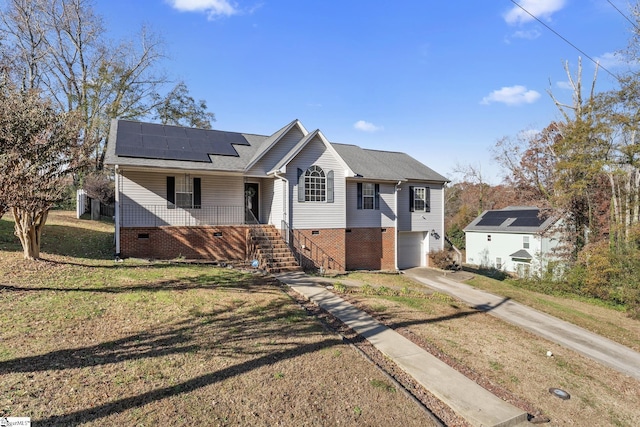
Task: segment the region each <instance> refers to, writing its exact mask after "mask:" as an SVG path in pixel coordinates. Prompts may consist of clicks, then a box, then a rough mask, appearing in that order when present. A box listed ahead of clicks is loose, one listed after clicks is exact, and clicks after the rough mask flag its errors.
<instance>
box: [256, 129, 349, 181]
mask: <svg viewBox="0 0 640 427" xmlns="http://www.w3.org/2000/svg"><path fill="white" fill-rule="evenodd" d="M316 136H317V137H318V138H320V141H321V142H322V143H323V144H324V145H325V147H326V148H327V150H328V151H329V152H330V153H331V154H332V155H333V157H334V158H335V159H336V160H337V161H338V163H340V165H341V166H342V168H343V170H344V171H345V172H344V174H345V177H350V176H354V175H355V172H353V171H352V170H351V168H350V167H349V165H348V164H347V162H345V161H344V159H343V158H342V157H340V155H339V154H338V152H337V151H336V149H335V148H333V146H332V145H331V143H330V142H329V141H328V140H327V138H325V136H324V135H323V134H322V131H320V129H316V130H314V131H313V132H311V133H310V134H308V135H306V136H305V137H304V138H302V139H301V140H300V142H298V143H297V144H296V145H295V147H293V148H292V149H291V150H290V151H289V152H288V153H287V154H285V155H284V156H283V157H282V160H280V161H279V162H278V164H277V165H276V166H275V167H274V168H273V169H272V170H270V171H269V172H267V175H271V174H272V173H274V172H275V171H277V170H281V169H282V167H284V166H286V165H287V164H289V162H291V160H293V159H294V157H296V156H297V155H298V154H299V153H300V152H301V151H302V149H303V148H304V147H306V146H307V144H308V143H309V142H311V141H312V140H313V138H315V137H316Z"/></svg>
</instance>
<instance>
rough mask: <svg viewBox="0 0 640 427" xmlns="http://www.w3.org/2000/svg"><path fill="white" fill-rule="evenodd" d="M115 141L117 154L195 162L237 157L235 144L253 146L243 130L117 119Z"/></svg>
mask: <svg viewBox="0 0 640 427" xmlns="http://www.w3.org/2000/svg"><path fill="white" fill-rule="evenodd" d="M116 141H117V142H116V154H117V155H118V156H124V157H139V158H146V159H162V160H184V161H194V162H210V161H211V159H210V157H209V155H213V156H234V157H237V156H238V152H237V151H236V149H235V148H234V145H250V144H249V141H247V139H246V138H245V137H244V136H243V135H242V134H240V133H235V132H223V131H217V130H207V129H191V128H184V127H179V126H166V125H160V124H155V123H138V122H130V121H119V122H118V132H117V134H116Z"/></svg>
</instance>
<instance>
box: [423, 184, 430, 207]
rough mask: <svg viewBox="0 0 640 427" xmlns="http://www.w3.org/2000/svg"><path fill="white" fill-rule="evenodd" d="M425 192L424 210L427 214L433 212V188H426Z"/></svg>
mask: <svg viewBox="0 0 640 427" xmlns="http://www.w3.org/2000/svg"><path fill="white" fill-rule="evenodd" d="M424 192H425V195H424V198H425V201H424V210H425V212H431V188H430V187H426V188H425V189H424Z"/></svg>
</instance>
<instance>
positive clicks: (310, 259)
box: [294, 228, 346, 271]
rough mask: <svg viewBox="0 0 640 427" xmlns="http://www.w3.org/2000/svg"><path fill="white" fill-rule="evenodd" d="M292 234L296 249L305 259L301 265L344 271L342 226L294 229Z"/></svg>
mask: <svg viewBox="0 0 640 427" xmlns="http://www.w3.org/2000/svg"><path fill="white" fill-rule="evenodd" d="M294 236H295V243H296V250H297V252H298V253H299V254H301V255H302V256H303V258H304V260H305V262H304V264H305V265H303V267H305V268H306V267H307V266H310V265H309V264H313V265H314V266H315V267H316V268H320V267H323V268H324V269H325V270H335V271H345V265H346V264H345V256H344V255H345V254H344V248H345V245H344V240H345V237H344V229H343V228H320V229H309V230H304V229H303V230H301V229H296V230H294ZM303 246H304V247H303Z"/></svg>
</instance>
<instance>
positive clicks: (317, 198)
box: [304, 166, 327, 202]
mask: <svg viewBox="0 0 640 427" xmlns="http://www.w3.org/2000/svg"><path fill="white" fill-rule="evenodd" d="M326 199H327V178H326V177H325V175H324V171H323V170H322V168H320V167H319V166H311V167H310V168H309V169H307V171H306V172H305V174H304V201H305V202H324V201H325V200H326Z"/></svg>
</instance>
